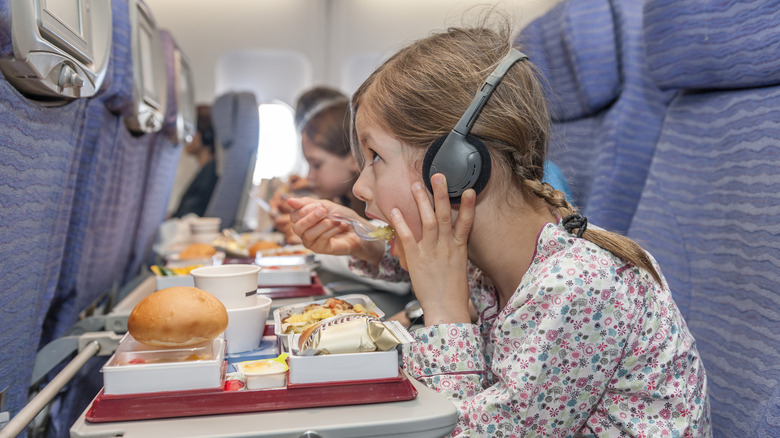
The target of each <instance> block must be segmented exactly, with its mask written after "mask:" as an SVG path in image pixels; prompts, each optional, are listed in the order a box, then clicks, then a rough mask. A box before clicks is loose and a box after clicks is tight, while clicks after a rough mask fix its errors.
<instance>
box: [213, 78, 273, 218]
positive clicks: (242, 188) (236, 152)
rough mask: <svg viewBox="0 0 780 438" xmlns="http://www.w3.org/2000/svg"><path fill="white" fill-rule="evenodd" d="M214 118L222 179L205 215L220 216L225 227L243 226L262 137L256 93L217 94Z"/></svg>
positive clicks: (217, 154)
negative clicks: (243, 216) (243, 213)
mask: <svg viewBox="0 0 780 438" xmlns="http://www.w3.org/2000/svg"><path fill="white" fill-rule="evenodd" d="M212 119H213V120H212V121H213V124H214V136H215V139H216V144H215V146H216V160H217V176H218V178H219V179H218V181H217V185H216V187H214V193H212V195H211V200H210V201H209V205H208V207H207V208H206V213H205V214H204V216H207V217H219V218H221V219H222V227H223V228H230V227H236V228H241V225H242V224H241V221H242V217H241V212H242V211H243V209H244V207H245V206H246V202H247V199H248V198H249V187H251V183H252V175H253V173H254V170H255V161H256V158H257V143H258V141H259V138H260V130H259V124H260V121H259V115H258V109H257V100H256V99H255V95H254V94H252V93H248V92H228V93H225V94H223V95H221V96H219V97H217V99H216V100H215V101H214V105H213V107H212Z"/></svg>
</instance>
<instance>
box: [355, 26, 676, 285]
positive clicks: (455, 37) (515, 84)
mask: <svg viewBox="0 0 780 438" xmlns="http://www.w3.org/2000/svg"><path fill="white" fill-rule="evenodd" d="M510 41H511V28H510V26H509V25H508V23H507V22H504V23H503V24H501V25H499V26H498V29H497V30H496V31H494V30H491V29H489V28H487V27H486V26H485V25H484V24H482V25H477V26H474V27H459V28H450V29H447V30H446V31H444V32H440V33H434V34H432V35H430V36H428V37H426V38H424V39H421V40H418V41H416V42H414V43H412V44H411V45H409V46H407V47H405V48H404V49H402V50H401V51H399V52H398V53H396V54H395V55H393V56H392V57H390V58H389V59H388V60H387V61H386V62H385V63H384V64H382V65H381V66H380V67H379V68H378V69H377V70H376V71H375V72H374V73H373V74H372V75H371V76H370V77H369V78H368V79H367V80H366V81H365V82H364V83H363V84H362V85H361V86H360V87H359V88H358V90H357V91H356V92H355V93H354V94H353V95H352V100H351V140H352V150H353V152H354V153H355V154H356V157H357V159H358V163H360V165H361V167H362V165H363V157H362V156H361V154H360V148H359V146H358V139H357V133H356V131H355V123H354V122H355V116H356V114H357V111H358V109H361V110H362V111H363V112H365V113H366V114H367V115H368V116H369V117H371V119H372V120H374V121H376V122H378V123H380V124H381V125H382V128H384V129H385V130H386V131H387V132H389V133H391V134H392V135H393V136H394V137H395V138H396V139H398V140H399V141H400V142H402V143H405V144H407V145H409V146H411V147H413V148H417V149H420V150H426V149H427V148H428V147H430V145H431V144H432V143H433V142H434V141H435V140H436V139H437V138H438V137H440V136H442V135H445V134H447V133H448V132H449V131H450V130H451V129H452V127H453V126H455V124H456V123H457V121H458V119H459V118H460V117H461V115H462V114H463V112H464V111H465V109H466V108H467V107H468V105H469V103H470V102H471V100H472V99H473V98H474V95H475V92H476V90H477V89H478V88H479V87H480V86H481V85H482V84H483V82H484V80H485V78H487V76H488V75H489V74H490V73H491V72H492V71H493V70H494V69H495V67H496V66H497V65H498V63H499V61H501V59H502V58H503V57H504V56H506V54H507V53H509V51H510V48H511V47H510ZM519 49H520V50H521V51H522V48H519ZM539 78H540V76H539V73H538V71H537V70H536V68H535V67H534V65H533V63H532V62H528V61H523V62H518V63H516V64H515V65H514V66H513V67H512V68H511V69H510V70H509V72H508V73H507V75H506V76H505V77H504V78H503V80H502V81H501V83H500V84H499V86H498V87H496V90H495V91H494V93H493V95H492V96H491V97H490V99H488V102H487V104H486V105H485V107H484V108H483V109H482V112H481V113H480V115H479V117H478V118H477V120H476V122H475V124H474V126H473V128H472V130H471V133H472V134H474V135H476V136H477V137H479V138H480V139H482V140H483V141H484V143H485V145H486V146H487V147H488V150H489V152H490V155H491V158H492V162H493V168H494V169H493V178H494V179H495V176H496V175H497V174H499V172H500V174H502V175H510V180H511V181H508V182H507V181H502V182H498V184H504V185H507V186H511V187H513V188H514V190H518V191H519V192H520V193H521V194H522V195H523V196H525V197H526V198H527V199H530V198H528V197H531V196H536V197H538V198H541V199H543V200H544V201H545V202H546V203H547V204H548V205H549V206H550V207H551V208H552V209H553V211H554V212H555V213H556V214H557V215H558V216H560V217H561V218H565V217H567V216H570V215H572V214H574V213H576V212H577V210H576V209H575V208H574V207H573V206H572V205H571V204H569V202H567V201H566V198H565V196H564V194H563V193H562V192H560V191H558V190H555V189H554V188H553V187H552V186H550V185H549V184H547V183H543V182H541V181H542V177H543V176H544V162H545V159H546V153H547V145H548V141H549V137H550V116H549V111H548V107H547V101H546V98H545V93H544V92H543V89H542V85H541V81H540V79H539ZM418 167H419V166H418ZM497 167H498V169H497ZM502 170H504V171H503V172H502ZM582 237H583V238H584V239H587V240H589V241H591V242H593V243H595V244H597V245H598V246H600V247H602V248H604V249H606V250H608V251H610V252H612V253H613V254H615V255H616V256H617V257H619V258H620V259H622V260H623V261H625V262H628V263H630V264H633V265H634V266H638V267H640V268H643V269H646V270H647V271H648V272H650V274H651V275H652V276H653V277H654V278H655V279H656V280H657V281H658V282H659V283H660V281H661V280H660V275H659V274H658V272H657V271H656V270H655V268H654V267H653V264H652V262H651V261H650V258H649V257H648V255H647V254H646V253H645V251H644V250H643V249H642V248H641V247H640V246H639V245H637V244H636V243H635V242H633V241H632V240H630V239H628V238H626V237H624V236H621V235H618V234H616V233H612V232H608V231H603V230H599V229H593V228H588V229H586V230H585V231H584V233H583V234H582Z"/></svg>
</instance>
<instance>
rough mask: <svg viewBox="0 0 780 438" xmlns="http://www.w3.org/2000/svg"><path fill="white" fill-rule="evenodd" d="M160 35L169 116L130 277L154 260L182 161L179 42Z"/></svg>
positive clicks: (156, 145)
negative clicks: (179, 133)
mask: <svg viewBox="0 0 780 438" xmlns="http://www.w3.org/2000/svg"><path fill="white" fill-rule="evenodd" d="M160 38H161V40H162V44H163V50H164V52H165V60H166V71H167V77H168V98H167V99H166V102H167V108H166V111H165V119H164V121H163V127H162V129H161V130H160V132H157V133H155V134H154V140H153V142H152V145H151V146H152V149H151V151H150V155H149V164H148V171H147V175H146V179H145V182H144V184H145V185H144V187H143V193H142V199H143V204H142V206H141V211H140V214H139V216H140V217H139V222H138V229H137V230H136V233H135V241H134V242H133V250H134V251H133V258H132V260H131V262H130V264H129V265H128V267H127V271H126V275H125V278H126V279H130V278H132V277H133V276H134V275H136V274H138V272H139V270H143V269H147V268H148V265H149V264H152V263H153V262H154V253H153V251H152V245H153V244H154V240H155V238H156V236H157V229H158V228H159V226H160V224H162V223H163V221H164V220H165V214H166V209H167V207H168V198H169V197H170V194H171V190H172V188H173V183H174V178H175V176H176V166H177V163H178V162H179V155H181V151H182V146H181V145H179V143H178V139H177V138H176V135H177V132H176V123H177V115H178V109H179V102H178V96H177V92H176V88H175V86H174V84H175V83H176V74H177V72H176V70H175V65H174V61H175V55H174V51H175V49H176V42H175V41H174V39H173V36H172V35H171V33H170V32H168V31H165V30H162V31H160Z"/></svg>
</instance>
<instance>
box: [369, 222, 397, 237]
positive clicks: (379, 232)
mask: <svg viewBox="0 0 780 438" xmlns="http://www.w3.org/2000/svg"><path fill="white" fill-rule="evenodd" d="M368 235H369V236H371V237H378V238H380V239H384V240H387V241H390V240H392V239H393V236H395V230H393V226H392V225H382V226H380V227H377V229H376V230H374V231H372V232H370V233H368Z"/></svg>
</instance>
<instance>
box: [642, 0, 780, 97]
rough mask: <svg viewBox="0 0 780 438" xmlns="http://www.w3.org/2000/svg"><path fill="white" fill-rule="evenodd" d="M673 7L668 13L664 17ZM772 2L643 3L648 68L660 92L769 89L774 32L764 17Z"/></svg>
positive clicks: (774, 77)
mask: <svg viewBox="0 0 780 438" xmlns="http://www.w3.org/2000/svg"><path fill="white" fill-rule="evenodd" d="M670 7H673V8H674V9H673V10H674V13H668V11H669V10H670V9H669V8H670ZM778 10H780V1H778V0H745V1H740V2H733V1H725V0H721V1H697V2H694V1H682V2H680V1H679V0H666V1H648V2H647V3H646V6H645V14H646V15H647V16H649V17H658V16H663V17H664V19H663V20H655V19H654V20H652V21H651V22H649V23H647V25H646V26H645V38H646V39H647V41H648V42H649V43H648V44H647V59H648V63H650V64H651V65H653V70H652V76H653V79H654V80H655V82H656V83H657V84H658V85H659V86H660V87H664V88H686V89H712V88H727V89H733V88H741V87H760V86H763V85H775V84H777V83H778V82H780V70H778V69H777V62H778V53H780V32H777V31H776V29H775V28H774V26H773V25H772V24H777V23H776V22H772V21H768V20H767V18H768V17H775V16H776V15H777V11H778Z"/></svg>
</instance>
